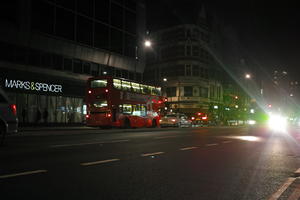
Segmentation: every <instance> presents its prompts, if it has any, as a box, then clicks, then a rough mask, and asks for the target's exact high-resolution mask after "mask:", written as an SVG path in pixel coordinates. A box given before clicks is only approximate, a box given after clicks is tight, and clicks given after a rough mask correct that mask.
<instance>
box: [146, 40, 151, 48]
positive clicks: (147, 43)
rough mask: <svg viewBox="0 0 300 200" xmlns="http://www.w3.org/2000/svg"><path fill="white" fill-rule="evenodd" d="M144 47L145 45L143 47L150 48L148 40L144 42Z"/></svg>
mask: <svg viewBox="0 0 300 200" xmlns="http://www.w3.org/2000/svg"><path fill="white" fill-rule="evenodd" d="M144 45H145V47H151V45H152V43H151V41H150V40H145V43H144Z"/></svg>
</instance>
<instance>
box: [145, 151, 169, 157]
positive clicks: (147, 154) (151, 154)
mask: <svg viewBox="0 0 300 200" xmlns="http://www.w3.org/2000/svg"><path fill="white" fill-rule="evenodd" d="M163 153H165V152H161V151H160V152H154V153H144V154H141V156H142V157H147V156H155V155H160V154H163Z"/></svg>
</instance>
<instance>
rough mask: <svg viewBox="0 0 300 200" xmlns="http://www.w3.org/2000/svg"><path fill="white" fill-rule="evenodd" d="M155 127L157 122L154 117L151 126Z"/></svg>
mask: <svg viewBox="0 0 300 200" xmlns="http://www.w3.org/2000/svg"><path fill="white" fill-rule="evenodd" d="M155 127H157V123H156V120H155V119H154V120H152V128H155Z"/></svg>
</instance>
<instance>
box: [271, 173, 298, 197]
mask: <svg viewBox="0 0 300 200" xmlns="http://www.w3.org/2000/svg"><path fill="white" fill-rule="evenodd" d="M295 180H296V178H288V179H287V180H286V182H285V183H284V184H283V185H282V186H281V187H280V188H279V189H278V190H277V191H276V192H275V193H274V194H272V196H271V197H270V198H269V199H268V200H277V199H279V197H280V196H281V195H282V193H283V192H284V191H285V190H286V189H287V188H288V187H289V186H290V185H291V184H292V183H293V182H294V181H295Z"/></svg>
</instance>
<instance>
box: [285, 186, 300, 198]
mask: <svg viewBox="0 0 300 200" xmlns="http://www.w3.org/2000/svg"><path fill="white" fill-rule="evenodd" d="M299 197H300V187H299V185H298V187H297V188H296V189H295V190H294V192H293V193H292V194H291V196H290V197H289V198H288V200H298V199H299Z"/></svg>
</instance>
